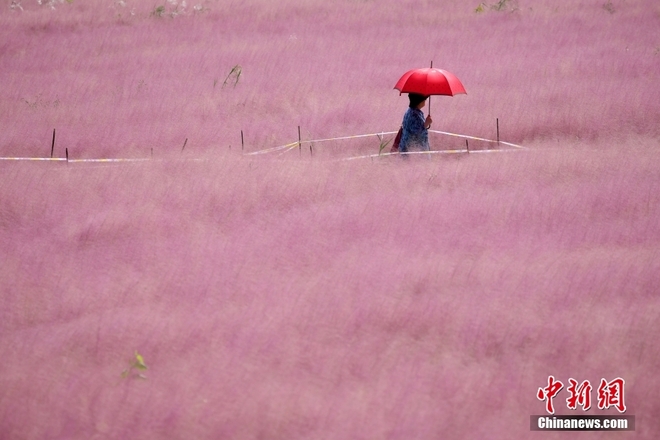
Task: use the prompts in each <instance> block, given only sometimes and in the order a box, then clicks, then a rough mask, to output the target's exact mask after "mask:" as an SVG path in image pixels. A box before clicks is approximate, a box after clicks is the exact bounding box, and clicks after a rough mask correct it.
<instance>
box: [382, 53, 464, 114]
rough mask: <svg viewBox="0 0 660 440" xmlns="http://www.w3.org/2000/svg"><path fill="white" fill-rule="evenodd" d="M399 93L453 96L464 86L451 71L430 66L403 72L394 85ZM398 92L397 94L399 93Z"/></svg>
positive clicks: (462, 90) (462, 89)
mask: <svg viewBox="0 0 660 440" xmlns="http://www.w3.org/2000/svg"><path fill="white" fill-rule="evenodd" d="M394 88H395V89H397V90H398V91H399V92H401V93H418V94H420V95H424V96H430V95H448V96H454V95H458V94H459V93H464V94H466V95H467V92H466V91H465V87H463V84H461V81H460V80H459V79H458V78H456V75H454V74H453V73H451V72H447V71H446V70H442V69H434V68H433V62H431V67H430V68H429V67H426V68H424V69H413V70H409V71H408V72H406V73H404V74H403V76H402V77H401V78H399V81H398V82H397V83H396V85H395V86H394ZM401 93H399V94H401ZM429 114H431V100H430V99H429Z"/></svg>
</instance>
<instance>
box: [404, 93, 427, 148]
mask: <svg viewBox="0 0 660 440" xmlns="http://www.w3.org/2000/svg"><path fill="white" fill-rule="evenodd" d="M427 98H428V96H424V95H420V94H418V93H409V94H408V99H409V100H410V105H409V107H408V110H407V111H406V113H405V115H404V116H403V123H402V124H401V141H400V142H399V153H408V152H409V151H430V149H431V148H430V146H429V132H428V130H429V127H430V126H431V123H433V119H431V116H430V115H429V116H427V117H426V118H425V117H424V112H422V108H424V106H425V105H426V99H427Z"/></svg>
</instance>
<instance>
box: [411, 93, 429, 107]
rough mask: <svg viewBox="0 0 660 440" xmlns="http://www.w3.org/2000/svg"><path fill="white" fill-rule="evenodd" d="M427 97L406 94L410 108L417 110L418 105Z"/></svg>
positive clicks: (417, 94)
mask: <svg viewBox="0 0 660 440" xmlns="http://www.w3.org/2000/svg"><path fill="white" fill-rule="evenodd" d="M426 98H428V96H424V95H420V94H419V93H408V99H410V108H417V106H418V105H419V104H421V103H422V102H423V101H426Z"/></svg>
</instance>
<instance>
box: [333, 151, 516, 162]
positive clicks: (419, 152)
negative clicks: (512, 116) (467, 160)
mask: <svg viewBox="0 0 660 440" xmlns="http://www.w3.org/2000/svg"><path fill="white" fill-rule="evenodd" d="M523 150H525V149H524V148H523V149H520V148H507V149H497V150H432V151H409V152H407V153H399V152H394V153H381V154H378V153H374V154H368V155H366V156H354V157H345V158H343V159H338V161H340V162H341V161H347V160H355V159H369V158H372V159H373V158H375V157H387V156H407V155H413V154H417V155H419V154H468V153H469V154H479V153H507V152H512V151H523Z"/></svg>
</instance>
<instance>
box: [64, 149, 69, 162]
mask: <svg viewBox="0 0 660 440" xmlns="http://www.w3.org/2000/svg"><path fill="white" fill-rule="evenodd" d="M64 153H65V154H66V163H69V149H68V148H65V149H64Z"/></svg>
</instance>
